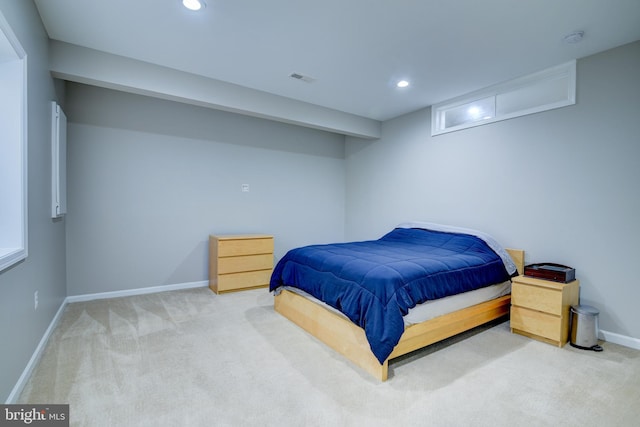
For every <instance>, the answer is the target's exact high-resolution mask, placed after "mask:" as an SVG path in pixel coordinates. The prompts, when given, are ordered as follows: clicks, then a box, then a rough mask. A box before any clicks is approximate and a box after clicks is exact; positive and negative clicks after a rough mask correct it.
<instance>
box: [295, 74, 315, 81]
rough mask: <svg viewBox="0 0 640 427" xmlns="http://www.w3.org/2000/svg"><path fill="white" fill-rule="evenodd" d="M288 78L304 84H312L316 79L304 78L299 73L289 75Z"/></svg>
mask: <svg viewBox="0 0 640 427" xmlns="http://www.w3.org/2000/svg"><path fill="white" fill-rule="evenodd" d="M289 77H291V78H292V79H296V80H302V81H303V82H305V83H313V82H315V81H316V79H314V78H313V77H309V76H305V75H303V74H300V73H291V74H289Z"/></svg>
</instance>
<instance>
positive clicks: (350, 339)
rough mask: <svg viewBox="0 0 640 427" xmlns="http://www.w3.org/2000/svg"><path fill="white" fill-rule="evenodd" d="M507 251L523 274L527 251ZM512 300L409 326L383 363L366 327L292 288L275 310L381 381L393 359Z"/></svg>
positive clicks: (490, 315)
mask: <svg viewBox="0 0 640 427" xmlns="http://www.w3.org/2000/svg"><path fill="white" fill-rule="evenodd" d="M507 252H509V255H511V258H512V259H513V261H514V262H515V264H516V266H517V268H518V272H519V273H520V274H522V271H523V268H524V251H523V250H518V249H507ZM510 304H511V295H505V296H503V297H500V298H496V299H493V300H490V301H487V302H483V303H480V304H476V305H474V306H471V307H468V308H464V309H462V310H458V311H454V312H452V313H449V314H445V315H443V316H439V317H436V318H433V319H431V320H427V321H425V322H422V323H417V324H414V325H411V326H408V327H407V328H406V329H405V331H404V333H403V334H402V337H401V338H400V342H399V343H398V345H396V347H395V348H394V350H393V352H392V353H391V355H390V356H389V358H388V359H387V360H385V362H384V363H383V364H382V365H381V364H380V362H379V361H378V359H376V357H375V356H374V355H373V353H372V352H371V348H370V347H369V342H368V341H367V338H366V336H365V334H364V330H363V329H362V328H360V327H359V326H357V325H356V324H355V323H352V322H351V321H349V320H348V319H346V318H345V317H342V316H340V315H338V314H336V313H334V312H332V311H330V310H328V309H327V308H325V307H323V306H321V305H319V304H317V303H315V302H313V301H311V300H309V299H306V298H304V297H302V296H300V295H298V294H295V293H293V292H291V291H287V290H282V291H281V292H280V294H278V295H276V296H275V298H274V308H275V311H277V312H278V313H280V314H281V315H283V316H284V317H286V318H287V319H289V320H291V321H292V322H293V323H295V324H296V325H298V326H300V327H301V328H302V329H304V330H305V331H307V332H308V333H310V334H311V335H313V336H314V337H316V338H317V339H319V340H320V341H322V342H323V343H325V344H326V345H328V346H329V347H331V348H333V349H334V350H335V351H337V352H338V353H340V354H342V355H343V356H345V357H346V358H347V359H349V360H351V361H352V362H353V363H355V364H356V365H357V366H359V367H361V368H362V369H364V370H365V371H367V372H368V373H370V374H371V375H373V376H374V377H375V378H377V379H379V380H380V381H386V380H387V376H388V372H389V360H391V359H393V358H396V357H398V356H402V355H403V354H407V353H409V352H412V351H414V350H417V349H419V348H422V347H426V346H428V345H430V344H433V343H436V342H438V341H442V340H443V339H446V338H449V337H452V336H454V335H457V334H459V333H461V332H464V331H467V330H469V329H473V328H475V327H476V326H479V325H482V324H484V323H487V322H490V321H492V320H494V319H498V318H500V317H502V316H505V315H508V314H509V308H510Z"/></svg>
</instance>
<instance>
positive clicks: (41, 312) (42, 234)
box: [0, 0, 66, 401]
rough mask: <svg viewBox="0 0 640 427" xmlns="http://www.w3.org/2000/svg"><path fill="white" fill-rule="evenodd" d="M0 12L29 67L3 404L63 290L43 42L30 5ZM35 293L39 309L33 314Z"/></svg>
mask: <svg viewBox="0 0 640 427" xmlns="http://www.w3.org/2000/svg"><path fill="white" fill-rule="evenodd" d="M0 11H2V13H3V15H4V16H5V18H6V19H7V21H8V22H9V25H10V26H11V28H12V29H13V31H14V33H15V34H16V36H17V37H18V39H19V40H20V43H21V44H22V47H23V48H24V50H25V51H26V53H27V62H28V101H27V102H28V131H27V132H28V191H29V196H28V210H29V218H28V227H29V230H28V232H29V240H28V250H29V256H28V257H27V259H26V260H25V261H23V262H21V263H18V264H16V265H14V266H12V267H10V268H9V269H8V270H5V271H2V272H0V343H2V345H0V367H1V368H0V398H2V401H5V400H6V399H7V398H8V397H9V394H10V393H11V390H12V389H13V387H14V385H15V384H16V381H17V380H18V378H19V377H20V374H21V373H22V371H23V370H24V368H25V367H26V365H27V362H28V361H29V359H30V358H31V355H32V354H33V351H34V350H35V348H36V346H37V345H38V342H39V341H40V339H41V338H42V336H43V335H44V332H45V331H46V329H47V327H48V326H49V323H50V322H51V320H52V319H53V317H54V315H55V313H56V311H57V310H58V308H59V307H60V304H61V303H62V301H63V299H64V297H65V294H66V289H65V221H64V220H55V221H54V220H52V219H51V136H50V135H51V116H50V108H51V107H50V104H49V103H50V102H51V101H52V100H55V99H56V92H55V85H54V81H53V79H52V78H51V77H50V75H49V71H48V69H49V67H48V60H47V59H48V53H47V49H48V47H47V46H48V45H47V36H46V33H45V31H44V28H43V26H42V23H41V22H40V17H39V15H38V12H37V10H36V8H35V6H34V5H33V4H32V2H31V1H23V0H0ZM1 137H2V136H1V135H0V138H1ZM0 143H1V142H0ZM36 290H37V291H39V306H38V309H37V310H34V304H33V299H34V298H33V294H34V292H35V291H36Z"/></svg>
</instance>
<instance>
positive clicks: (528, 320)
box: [510, 306, 566, 344]
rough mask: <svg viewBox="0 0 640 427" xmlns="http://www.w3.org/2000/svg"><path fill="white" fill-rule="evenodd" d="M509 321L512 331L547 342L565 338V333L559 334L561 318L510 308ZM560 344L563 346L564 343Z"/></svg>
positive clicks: (524, 309) (534, 311)
mask: <svg viewBox="0 0 640 427" xmlns="http://www.w3.org/2000/svg"><path fill="white" fill-rule="evenodd" d="M510 321H511V328H512V329H517V330H520V331H526V332H528V333H530V334H533V335H538V336H541V337H544V338H547V339H549V340H553V341H558V340H561V339H563V338H564V337H566V333H563V334H561V333H560V331H561V330H562V323H563V322H562V318H560V317H556V316H553V315H550V314H546V313H541V312H539V311H536V310H529V309H526V308H520V307H513V306H512V307H511V319H510ZM560 335H562V337H561V336H560ZM560 342H561V344H564V343H565V342H566V341H564V342H562V341H560Z"/></svg>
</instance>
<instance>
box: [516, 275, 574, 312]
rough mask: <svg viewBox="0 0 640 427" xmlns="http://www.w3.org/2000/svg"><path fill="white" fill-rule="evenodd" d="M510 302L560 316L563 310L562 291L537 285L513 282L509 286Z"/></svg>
mask: <svg viewBox="0 0 640 427" xmlns="http://www.w3.org/2000/svg"><path fill="white" fill-rule="evenodd" d="M511 304H512V305H517V306H518V307H526V308H530V309H532V310H538V311H543V312H545V313H550V314H554V315H556V316H560V315H561V314H562V312H563V307H562V306H563V301H562V292H561V291H560V290H555V289H550V288H543V287H539V286H530V285H523V284H521V283H517V282H514V283H513V285H512V287H511Z"/></svg>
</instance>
